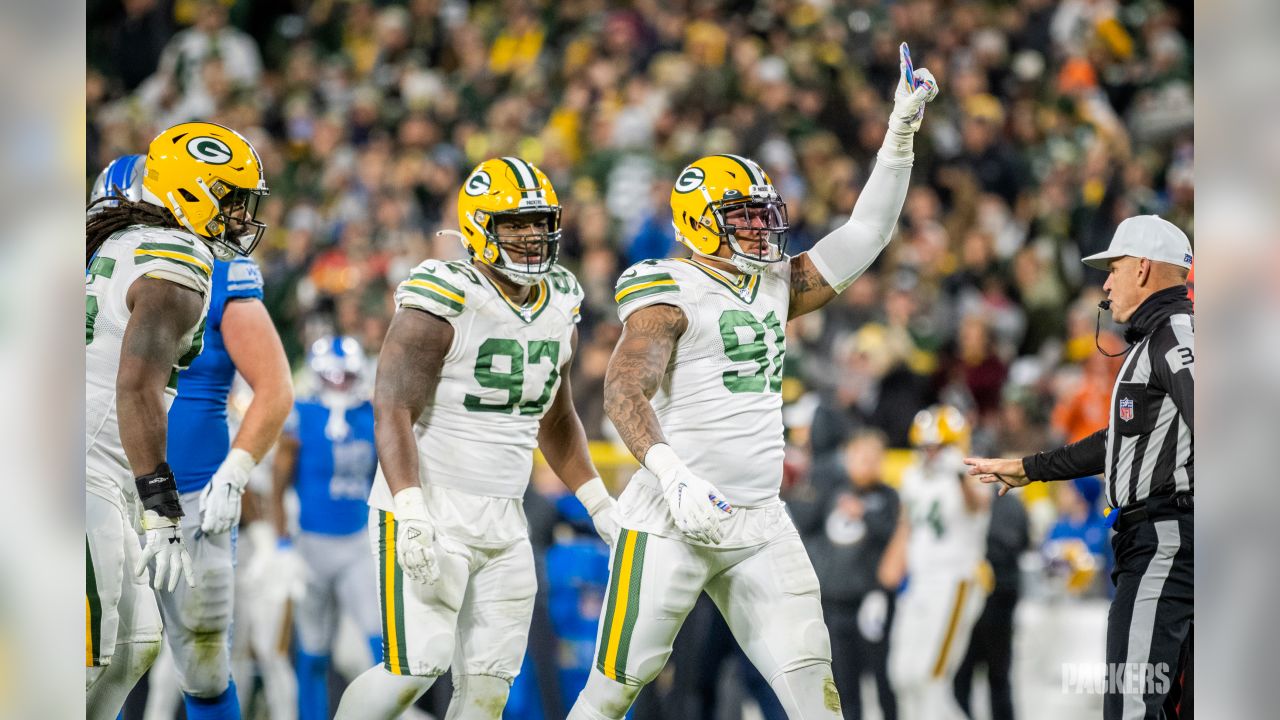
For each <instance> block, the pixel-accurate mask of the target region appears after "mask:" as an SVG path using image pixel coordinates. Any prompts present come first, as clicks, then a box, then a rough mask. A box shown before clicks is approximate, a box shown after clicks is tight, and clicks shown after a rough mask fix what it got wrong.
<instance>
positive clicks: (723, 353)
mask: <svg viewBox="0 0 1280 720" xmlns="http://www.w3.org/2000/svg"><path fill="white" fill-rule="evenodd" d="M614 298H615V300H616V301H617V303H618V316H619V317H620V318H621V319H622V321H623V322H626V320H627V318H628V317H630V316H631V314H632V313H634V312H635V311H636V310H639V309H640V308H642V307H647V306H649V305H674V306H676V307H678V308H680V309H681V310H682V311H684V314H685V317H686V318H687V319H688V329H686V330H685V332H684V334H683V335H681V336H680V341H679V342H678V343H677V344H676V348H675V351H674V353H673V354H672V358H671V364H670V365H669V366H668V367H667V374H666V376H665V377H664V378H663V379H662V383H661V385H660V386H659V387H658V391H657V393H656V394H655V395H654V397H653V409H654V411H655V412H657V414H658V421H659V423H660V424H661V425H662V432H663V434H664V435H665V436H666V439H667V442H668V443H669V444H670V445H671V448H672V449H673V450H675V453H676V455H678V456H679V457H680V459H681V460H683V461H684V463H685V464H686V465H688V466H689V469H690V470H692V471H693V472H694V473H695V474H697V475H698V476H699V477H702V478H703V479H705V480H707V481H708V482H710V483H711V484H712V485H715V486H716V487H717V488H719V490H720V492H722V493H724V494H725V496H726V497H727V499H728V501H729V503H730V504H732V505H734V506H741V507H754V506H760V505H766V504H770V503H771V502H772V501H776V499H777V497H778V488H779V487H780V486H781V484H782V455H783V427H782V363H783V359H784V358H785V356H786V330H785V328H786V324H787V310H788V307H789V304H790V300H791V265H790V263H789V262H787V261H786V260H785V259H784V260H783V261H781V262H777V263H773V264H771V265H769V266H768V267H767V268H766V269H765V271H764V272H762V273H760V274H759V275H730V274H728V273H724V272H720V271H718V270H714V269H712V268H710V267H708V266H707V265H704V264H702V263H699V262H697V261H695V260H691V259H669V260H645V261H644V262H640V263H637V264H635V265H632V266H631V267H630V268H628V269H627V271H626V272H624V273H623V274H622V276H621V277H620V278H619V279H618V285H617V290H616V294H615V296H614ZM633 482H640V483H645V484H648V485H650V486H651V487H654V488H658V487H659V485H658V481H657V478H655V477H654V476H653V474H652V473H650V472H649V471H648V470H646V469H644V468H641V469H640V471H639V472H637V473H636V475H635V476H634V478H633ZM659 489H660V488H659Z"/></svg>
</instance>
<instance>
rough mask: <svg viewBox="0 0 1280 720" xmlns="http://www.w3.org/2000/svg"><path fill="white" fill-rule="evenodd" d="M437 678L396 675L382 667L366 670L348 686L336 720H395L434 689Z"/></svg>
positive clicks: (377, 666) (376, 666)
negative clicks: (425, 693)
mask: <svg viewBox="0 0 1280 720" xmlns="http://www.w3.org/2000/svg"><path fill="white" fill-rule="evenodd" d="M435 681H436V679H435V678H434V677H418V676H416V675H394V674H392V673H389V672H387V671H386V669H385V668H384V667H383V666H382V665H374V666H373V667H371V668H369V669H368V670H365V671H364V672H363V673H361V674H360V677H358V678H356V679H355V680H353V681H352V682H351V684H350V685H348V686H347V690H346V692H344V693H342V702H340V703H338V712H337V713H336V714H335V715H334V718H335V720H393V719H394V718H396V717H398V716H399V715H400V713H402V712H404V711H405V708H407V707H409V706H410V705H412V704H413V701H414V700H417V699H418V698H419V697H421V696H422V693H424V692H426V691H427V689H428V688H430V687H431V685H432V683H434V682H435Z"/></svg>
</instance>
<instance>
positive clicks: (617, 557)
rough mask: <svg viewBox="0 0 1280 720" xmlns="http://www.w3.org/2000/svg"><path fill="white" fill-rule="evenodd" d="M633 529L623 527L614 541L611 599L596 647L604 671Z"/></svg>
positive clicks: (597, 662) (599, 665) (610, 577)
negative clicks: (623, 555)
mask: <svg viewBox="0 0 1280 720" xmlns="http://www.w3.org/2000/svg"><path fill="white" fill-rule="evenodd" d="M631 532H632V531H631V530H628V529H626V528H622V529H621V530H619V531H618V539H617V540H615V541H614V543H613V570H612V571H610V572H609V599H608V601H607V602H606V603H605V613H604V624H603V625H601V626H600V628H601V629H600V641H599V642H598V643H597V644H598V645H599V647H598V648H597V649H596V667H597V668H599V670H600V672H604V658H605V655H607V654H608V652H609V632H610V631H611V630H612V629H613V611H614V608H616V607H617V606H618V580H619V578H620V577H621V575H622V554H623V550H625V549H626V547H627V536H628V535H629V534H630V533H631Z"/></svg>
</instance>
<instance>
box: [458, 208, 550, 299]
mask: <svg viewBox="0 0 1280 720" xmlns="http://www.w3.org/2000/svg"><path fill="white" fill-rule="evenodd" d="M481 214H482V213H477V215H481ZM483 215H484V217H477V218H476V220H477V221H478V224H480V225H481V227H483V228H484V234H485V240H486V243H485V249H484V253H485V257H484V258H482V259H483V260H484V261H485V262H486V263H488V264H489V265H491V266H492V267H493V269H495V270H497V271H498V272H500V273H502V276H503V277H505V278H507V279H508V280H510V281H511V282H513V283H515V284H517V285H524V286H529V285H536V284H538V282H540V281H541V280H542V278H544V277H546V275H547V273H549V272H551V268H552V267H554V266H555V264H556V259H557V258H558V257H559V255H560V232H561V231H560V208H559V207H554V206H546V205H544V206H542V207H540V208H529V209H519V210H511V211H506V212H498V213H483ZM509 223H515V224H517V225H523V226H524V227H522V228H520V229H519V230H517V231H516V232H513V233H509V234H501V233H499V226H500V225H503V224H509Z"/></svg>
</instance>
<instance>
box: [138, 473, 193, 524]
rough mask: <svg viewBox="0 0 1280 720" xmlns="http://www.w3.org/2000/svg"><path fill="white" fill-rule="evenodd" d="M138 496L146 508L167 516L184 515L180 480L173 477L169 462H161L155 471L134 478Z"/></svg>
mask: <svg viewBox="0 0 1280 720" xmlns="http://www.w3.org/2000/svg"><path fill="white" fill-rule="evenodd" d="M133 482H134V484H135V485H137V487H138V498H139V499H140V500H142V507H143V509H144V510H154V511H155V512H156V514H157V515H160V516H161V517H167V518H180V517H182V501H181V500H180V499H179V498H178V482H177V481H176V480H174V479H173V471H172V470H170V469H169V463H160V465H159V467H157V468H156V469H155V472H153V473H151V474H149V475H143V476H142V477H138V478H135V479H134V481H133Z"/></svg>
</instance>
